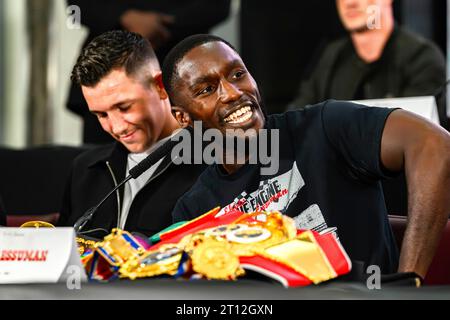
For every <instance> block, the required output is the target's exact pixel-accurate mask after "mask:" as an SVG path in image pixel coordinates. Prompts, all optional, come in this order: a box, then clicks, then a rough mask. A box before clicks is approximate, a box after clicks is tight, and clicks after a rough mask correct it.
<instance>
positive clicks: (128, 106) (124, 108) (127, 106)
mask: <svg viewBox="0 0 450 320" xmlns="http://www.w3.org/2000/svg"><path fill="white" fill-rule="evenodd" d="M130 108H131V104H130V105H126V106H121V107H119V110H120V111H122V112H123V111H127V110H128V109H130Z"/></svg>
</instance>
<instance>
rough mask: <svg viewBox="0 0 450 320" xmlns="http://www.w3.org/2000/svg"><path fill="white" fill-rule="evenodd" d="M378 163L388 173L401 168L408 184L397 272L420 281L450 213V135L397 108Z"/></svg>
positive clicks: (389, 122)
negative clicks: (416, 277) (404, 226)
mask: <svg viewBox="0 0 450 320" xmlns="http://www.w3.org/2000/svg"><path fill="white" fill-rule="evenodd" d="M381 162H382V164H383V165H384V167H385V168H387V169H389V170H391V171H399V170H402V169H403V168H404V170H405V175H406V181H407V184H408V225H407V228H406V231H405V235H404V238H403V244H402V248H401V254H400V265H399V270H398V271H399V272H415V273H417V274H418V275H419V276H421V277H422V278H425V275H426V273H427V270H428V267H429V266H430V264H431V261H432V259H433V256H434V253H435V251H436V249H437V246H438V244H439V240H440V238H441V234H442V231H443V229H444V227H445V224H446V223H447V220H448V217H449V214H450V134H449V133H448V132H447V131H445V130H444V129H443V128H442V127H439V126H437V125H434V124H432V123H430V122H428V121H426V120H424V119H423V118H421V117H419V116H416V115H414V114H412V113H410V112H407V111H403V110H396V111H394V112H392V113H391V115H390V116H389V117H388V119H387V121H386V126H385V129H384V131H383V138H382V142H381Z"/></svg>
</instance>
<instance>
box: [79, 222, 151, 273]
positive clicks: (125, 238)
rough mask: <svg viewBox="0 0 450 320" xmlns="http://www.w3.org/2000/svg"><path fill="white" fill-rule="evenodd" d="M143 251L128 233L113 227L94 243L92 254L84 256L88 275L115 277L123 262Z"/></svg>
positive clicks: (141, 253) (136, 256) (139, 254)
mask: <svg viewBox="0 0 450 320" xmlns="http://www.w3.org/2000/svg"><path fill="white" fill-rule="evenodd" d="M145 252H146V251H145V249H144V247H143V246H142V245H141V244H140V243H139V242H138V241H137V240H136V239H135V238H134V237H133V236H132V235H131V234H130V233H128V232H127V231H123V230H119V229H113V230H112V233H111V234H110V235H108V236H106V237H105V238H104V240H103V241H101V242H98V243H96V244H95V245H94V251H93V253H92V254H88V255H87V256H86V257H84V259H85V260H86V261H85V268H86V271H87V273H88V277H89V279H95V280H101V281H106V280H112V279H114V278H117V277H118V271H119V269H120V267H121V266H122V265H123V264H125V263H126V262H127V261H128V260H132V259H137V258H138V257H140V256H142V255H143V254H144V253H145ZM82 259H83V255H82Z"/></svg>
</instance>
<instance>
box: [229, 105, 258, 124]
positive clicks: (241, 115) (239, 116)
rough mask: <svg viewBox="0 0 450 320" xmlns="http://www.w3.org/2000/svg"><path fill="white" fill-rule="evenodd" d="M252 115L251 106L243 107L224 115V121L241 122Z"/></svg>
mask: <svg viewBox="0 0 450 320" xmlns="http://www.w3.org/2000/svg"><path fill="white" fill-rule="evenodd" d="M252 115H253V112H252V108H251V107H243V108H240V109H239V110H237V111H235V112H233V113H232V114H230V115H229V116H228V117H226V118H225V122H227V123H231V124H238V123H242V122H245V121H247V120H248V119H250V118H251V117H252Z"/></svg>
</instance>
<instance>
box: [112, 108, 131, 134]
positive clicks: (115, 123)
mask: <svg viewBox="0 0 450 320" xmlns="http://www.w3.org/2000/svg"><path fill="white" fill-rule="evenodd" d="M109 119H110V124H111V131H112V133H113V134H114V135H117V136H120V135H122V134H124V133H125V132H126V130H127V123H126V122H125V120H124V119H123V117H122V116H121V115H120V114H117V113H111V114H110V116H109Z"/></svg>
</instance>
